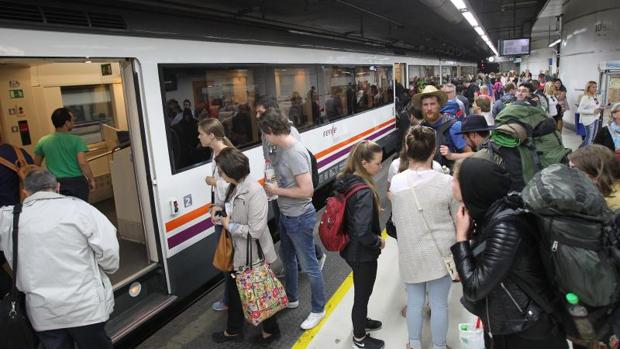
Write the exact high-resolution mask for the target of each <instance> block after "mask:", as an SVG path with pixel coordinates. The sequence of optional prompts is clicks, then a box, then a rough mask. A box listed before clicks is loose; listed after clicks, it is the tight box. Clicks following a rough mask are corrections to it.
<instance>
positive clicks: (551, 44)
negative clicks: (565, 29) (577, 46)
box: [549, 39, 562, 47]
mask: <svg viewBox="0 0 620 349" xmlns="http://www.w3.org/2000/svg"><path fill="white" fill-rule="evenodd" d="M560 42H562V39H557V40H556V41H554V42H552V43H550V44H549V47H553V46H555V45H557V44H559V43H560Z"/></svg>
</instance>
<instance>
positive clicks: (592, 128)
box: [579, 119, 598, 148]
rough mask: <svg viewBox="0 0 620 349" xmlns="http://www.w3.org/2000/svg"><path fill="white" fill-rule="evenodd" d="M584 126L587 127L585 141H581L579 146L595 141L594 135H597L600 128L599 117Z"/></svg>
mask: <svg viewBox="0 0 620 349" xmlns="http://www.w3.org/2000/svg"><path fill="white" fill-rule="evenodd" d="M584 127H585V128H586V138H585V139H584V140H583V143H581V145H580V146H579V148H581V147H585V146H586V145H588V144H592V142H593V141H594V137H596V131H597V130H598V119H597V120H595V121H594V122H593V123H591V124H590V125H587V126H584Z"/></svg>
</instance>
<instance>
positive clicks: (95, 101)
mask: <svg viewBox="0 0 620 349" xmlns="http://www.w3.org/2000/svg"><path fill="white" fill-rule="evenodd" d="M60 95H61V97H62V103H63V105H64V106H65V107H66V108H68V109H69V110H71V113H72V114H73V117H74V123H75V127H74V129H73V131H72V133H74V134H76V135H78V136H80V137H82V139H84V142H86V144H92V143H98V142H101V141H102V138H101V124H107V125H109V126H112V127H114V126H116V125H115V122H114V105H113V101H112V92H111V86H110V85H81V86H62V87H61V88H60Z"/></svg>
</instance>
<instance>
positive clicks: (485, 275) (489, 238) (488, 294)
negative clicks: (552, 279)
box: [451, 198, 555, 338]
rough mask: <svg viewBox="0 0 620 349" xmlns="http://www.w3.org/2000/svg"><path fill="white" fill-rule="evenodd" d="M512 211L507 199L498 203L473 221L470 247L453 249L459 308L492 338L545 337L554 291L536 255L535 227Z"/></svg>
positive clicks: (460, 244) (464, 244)
mask: <svg viewBox="0 0 620 349" xmlns="http://www.w3.org/2000/svg"><path fill="white" fill-rule="evenodd" d="M513 207H514V205H512V204H510V203H509V201H508V199H506V198H504V199H500V200H498V201H497V202H495V203H494V204H493V205H492V206H491V207H490V208H489V210H488V211H487V213H486V215H485V218H484V219H483V220H482V222H477V224H478V225H477V226H476V229H475V230H476V232H475V233H474V235H473V241H472V243H471V246H470V243H468V242H457V243H456V244H454V245H453V246H452V248H451V250H452V254H453V256H454V261H455V263H456V267H457V270H458V272H459V275H460V277H461V282H462V285H463V299H462V303H463V305H464V306H465V308H467V309H468V310H469V311H470V312H472V313H474V314H475V315H478V316H479V317H480V318H481V319H482V321H483V322H484V323H485V330H486V331H490V332H491V333H493V334H494V335H507V334H516V333H521V334H523V333H526V334H528V336H529V337H531V338H544V336H548V335H549V333H550V331H552V329H553V328H554V325H553V322H552V321H551V318H550V316H549V314H551V313H553V312H555V307H554V304H553V302H552V300H553V299H554V298H553V292H552V289H551V286H550V284H549V282H547V281H546V277H545V273H544V268H543V264H542V261H541V260H540V257H539V254H538V250H537V244H536V241H535V235H534V234H536V227H535V223H534V221H533V220H532V219H530V218H528V216H527V214H525V213H521V212H520V211H517V209H515V208H513ZM515 303H516V304H515Z"/></svg>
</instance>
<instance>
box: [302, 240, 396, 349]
mask: <svg viewBox="0 0 620 349" xmlns="http://www.w3.org/2000/svg"><path fill="white" fill-rule="evenodd" d="M381 236H382V237H383V238H384V239H385V238H387V233H386V232H385V230H384V231H383V232H382V233H381ZM351 286H353V273H349V275H347V277H346V278H345V279H344V281H343V282H342V284H340V286H339V287H338V289H337V290H336V292H334V294H333V295H332V296H331V298H330V299H329V301H328V302H327V304H326V305H325V317H324V318H323V320H321V322H319V324H318V325H316V326H315V327H314V328H312V329H309V330H307V331H305V332H304V333H303V334H302V335H301V336H299V338H298V339H297V342H295V344H293V346H292V347H291V349H306V348H307V347H308V345H310V342H312V340H313V339H314V337H315V336H316V335H317V334H318V333H319V331H320V330H321V328H322V327H323V325H324V324H325V322H327V319H329V316H330V315H331V314H332V313H333V312H334V310H335V309H336V307H337V306H338V304H340V302H341V301H342V299H343V298H344V296H345V295H346V294H347V292H348V291H349V289H351Z"/></svg>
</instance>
